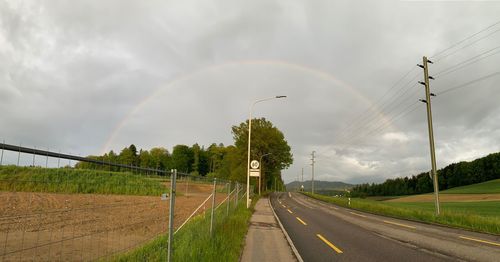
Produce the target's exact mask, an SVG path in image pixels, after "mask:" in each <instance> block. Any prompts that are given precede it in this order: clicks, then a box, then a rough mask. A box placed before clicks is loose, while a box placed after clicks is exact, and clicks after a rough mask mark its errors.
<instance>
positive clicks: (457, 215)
mask: <svg viewBox="0 0 500 262" xmlns="http://www.w3.org/2000/svg"><path fill="white" fill-rule="evenodd" d="M304 194H305V195H307V196H310V197H312V198H315V199H318V200H322V201H325V202H329V203H333V204H336V205H339V206H344V207H350V208H353V209H358V210H362V211H367V212H371V213H375V214H380V215H386V216H391V217H397V218H404V219H409V220H416V221H422V222H427V223H436V224H443V225H447V226H451V227H457V228H465V229H469V230H473V231H478V232H485V233H490V234H496V235H499V234H500V216H484V215H479V214H478V213H473V212H471V210H468V209H465V210H464V212H461V211H458V210H453V209H447V208H444V209H443V210H442V212H441V215H440V216H436V215H434V209H433V208H430V207H428V208H422V205H413V206H412V205H405V204H407V203H390V204H389V203H386V202H378V201H373V200H368V199H359V198H351V205H350V206H349V205H348V200H347V198H338V197H328V196H322V195H317V194H314V195H313V194H311V193H304ZM475 203H477V202H475ZM475 203H470V205H471V206H472V205H474V204H475ZM497 203H498V202H497ZM431 204H432V203H431ZM444 207H446V205H445V206H444ZM462 207H463V206H462ZM472 210H473V209H472ZM495 213H496V212H495Z"/></svg>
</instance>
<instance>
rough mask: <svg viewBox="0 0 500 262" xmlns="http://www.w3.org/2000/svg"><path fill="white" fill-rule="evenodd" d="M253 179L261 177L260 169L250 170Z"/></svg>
mask: <svg viewBox="0 0 500 262" xmlns="http://www.w3.org/2000/svg"><path fill="white" fill-rule="evenodd" d="M250 176H251V177H260V169H250Z"/></svg>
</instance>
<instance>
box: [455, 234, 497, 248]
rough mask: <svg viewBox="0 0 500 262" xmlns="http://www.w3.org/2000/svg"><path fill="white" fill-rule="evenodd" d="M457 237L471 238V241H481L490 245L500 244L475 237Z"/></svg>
mask: <svg viewBox="0 0 500 262" xmlns="http://www.w3.org/2000/svg"><path fill="white" fill-rule="evenodd" d="M459 238H462V239H467V240H471V241H476V242H481V243H486V244H490V245H494V246H500V243H495V242H490V241H486V240H481V239H475V238H470V237H464V236H459Z"/></svg>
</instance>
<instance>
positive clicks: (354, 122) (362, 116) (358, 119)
mask: <svg viewBox="0 0 500 262" xmlns="http://www.w3.org/2000/svg"><path fill="white" fill-rule="evenodd" d="M415 69H416V68H415V67H412V68H411V69H410V70H409V71H408V72H407V73H405V74H404V75H403V76H402V77H401V78H399V79H398V80H397V81H396V82H395V83H394V84H393V85H392V86H391V87H390V88H389V89H387V91H386V92H385V93H384V94H383V95H382V96H381V97H380V98H379V99H377V101H376V102H375V103H373V104H372V105H371V106H370V107H368V108H367V109H366V110H364V111H363V112H361V113H360V114H359V115H358V116H356V117H355V119H354V120H352V121H351V122H350V123H349V124H348V125H347V126H345V127H344V128H343V129H342V130H341V131H340V134H339V135H340V136H342V135H343V134H344V133H345V132H347V131H348V130H349V129H350V128H351V127H353V126H355V125H357V124H359V122H361V121H362V120H364V119H366V118H367V115H368V116H369V115H370V114H367V113H368V112H370V111H371V112H373V110H372V109H373V108H375V107H377V105H378V104H379V103H380V102H382V101H383V100H384V98H385V97H386V96H387V95H388V94H389V93H390V91H392V90H393V89H394V88H395V87H397V86H398V84H399V83H400V82H401V81H403V79H405V78H406V77H407V76H408V75H409V74H410V73H411V72H413V71H414V70H415ZM406 85H407V84H406ZM406 85H404V86H406Z"/></svg>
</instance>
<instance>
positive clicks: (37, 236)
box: [0, 183, 227, 261]
mask: <svg viewBox="0 0 500 262" xmlns="http://www.w3.org/2000/svg"><path fill="white" fill-rule="evenodd" d="M177 186H178V187H177V189H178V191H179V192H180V193H181V194H180V195H181V196H179V197H177V198H176V203H175V216H174V221H175V222H174V225H175V227H176V228H177V227H178V226H180V225H181V224H182V223H183V222H184V221H185V220H186V219H187V218H188V217H189V215H191V213H193V211H194V210H195V209H196V208H197V207H198V206H200V204H201V203H202V202H203V201H204V200H205V199H206V198H207V197H208V196H209V195H210V194H211V192H212V185H209V184H187V185H186V184H185V183H178V185H177ZM186 188H187V192H186ZM226 196H227V195H226V194H222V193H217V197H216V203H220V202H222V201H223V199H224V198H226ZM168 205H169V201H168V200H161V198H160V196H154V197H151V196H125V195H97V194H54V193H32V192H0V261H87V260H98V259H101V258H104V257H108V256H112V255H113V254H116V253H120V252H124V251H126V250H129V249H132V248H134V247H137V246H139V245H141V244H143V243H146V242H147V241H149V240H151V239H154V238H155V237H157V236H158V235H160V234H162V233H165V232H166V231H167V227H168V214H169V208H168ZM210 207H211V201H207V202H206V204H205V205H204V206H203V207H202V208H201V209H200V212H199V213H201V212H203V211H205V210H207V209H209V208H210Z"/></svg>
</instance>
